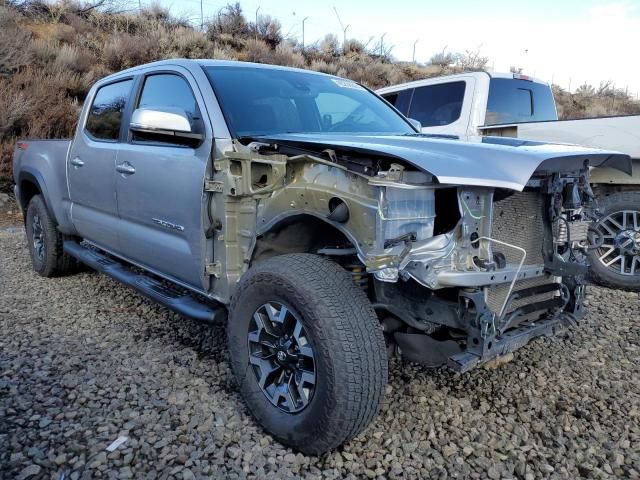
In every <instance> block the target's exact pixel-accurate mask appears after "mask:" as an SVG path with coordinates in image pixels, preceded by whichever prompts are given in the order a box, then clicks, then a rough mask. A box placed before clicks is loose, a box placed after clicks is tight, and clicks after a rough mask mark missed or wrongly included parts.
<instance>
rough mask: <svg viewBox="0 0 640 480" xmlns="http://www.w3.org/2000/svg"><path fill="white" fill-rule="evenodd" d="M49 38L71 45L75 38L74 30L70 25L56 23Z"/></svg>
mask: <svg viewBox="0 0 640 480" xmlns="http://www.w3.org/2000/svg"><path fill="white" fill-rule="evenodd" d="M51 39H52V40H54V41H58V42H60V43H66V44H68V45H71V44H73V43H74V41H75V39H76V31H75V29H74V28H73V27H72V26H70V25H65V24H64V23H58V24H55V29H54V30H53V32H52V35H51Z"/></svg>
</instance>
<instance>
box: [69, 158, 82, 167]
mask: <svg viewBox="0 0 640 480" xmlns="http://www.w3.org/2000/svg"><path fill="white" fill-rule="evenodd" d="M70 163H71V165H73V166H74V167H82V166H83V165H84V162H83V161H82V160H80V159H79V158H78V157H75V158H73V159H72V160H71V162H70Z"/></svg>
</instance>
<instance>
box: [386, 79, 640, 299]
mask: <svg viewBox="0 0 640 480" xmlns="http://www.w3.org/2000/svg"><path fill="white" fill-rule="evenodd" d="M377 93H378V94H380V95H381V96H382V97H384V98H385V99H386V100H388V101H389V102H390V103H391V104H393V105H394V106H395V107H396V108H397V109H398V110H400V111H401V112H402V113H403V114H405V115H407V116H408V117H410V118H413V119H415V120H418V121H419V122H420V123H421V125H422V132H424V133H428V134H438V135H452V136H455V137H457V138H460V139H464V140H469V141H482V137H484V136H487V135H490V136H503V137H517V138H522V139H526V140H539V141H546V142H553V143H569V144H576V145H583V146H586V147H593V148H604V149H609V150H617V151H620V152H623V153H626V154H628V155H630V156H631V157H632V158H633V173H632V175H628V174H627V173H624V172H620V171H619V170H614V169H610V168H605V169H595V170H594V171H592V172H591V184H592V186H593V190H594V192H595V194H596V196H597V197H598V200H599V209H600V211H601V213H602V219H601V220H600V222H599V223H598V226H597V228H596V231H597V232H598V233H597V239H596V240H595V243H596V244H597V245H600V247H599V248H594V249H593V250H591V251H590V252H589V256H590V259H591V273H592V276H593V277H594V279H596V280H597V281H598V282H599V283H602V284H604V285H607V286H612V287H618V288H626V289H632V290H640V115H628V116H615V117H603V118H587V119H579V120H558V115H557V112H556V106H555V101H554V98H553V93H552V91H551V87H550V86H549V85H548V84H547V83H545V82H543V81H541V80H538V79H534V78H531V77H527V76H524V75H519V74H511V73H509V74H500V73H487V72H473V73H463V74H458V75H449V76H443V77H437V78H430V79H428V80H419V81H415V82H411V83H406V84H402V85H395V86H392V87H387V88H383V89H380V90H378V91H377Z"/></svg>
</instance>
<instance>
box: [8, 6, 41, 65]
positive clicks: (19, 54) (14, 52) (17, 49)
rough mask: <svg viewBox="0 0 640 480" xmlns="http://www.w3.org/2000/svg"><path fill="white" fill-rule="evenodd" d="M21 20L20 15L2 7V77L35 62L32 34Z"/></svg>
mask: <svg viewBox="0 0 640 480" xmlns="http://www.w3.org/2000/svg"><path fill="white" fill-rule="evenodd" d="M20 19H21V16H20V15H19V14H18V13H16V12H14V11H12V10H9V9H7V8H4V7H0V75H2V74H5V75H6V74H10V73H12V72H15V71H17V70H18V69H20V68H21V67H24V66H26V65H29V64H30V63H31V61H32V60H33V53H32V51H31V49H30V43H31V33H30V32H29V31H28V30H26V29H23V28H22V27H21V26H20V24H19V21H20Z"/></svg>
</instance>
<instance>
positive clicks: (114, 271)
mask: <svg viewBox="0 0 640 480" xmlns="http://www.w3.org/2000/svg"><path fill="white" fill-rule="evenodd" d="M63 248H64V251H65V252H66V253H68V254H69V255H71V256H72V257H74V258H76V259H77V260H79V261H80V262H82V263H84V264H85V265H87V266H89V267H91V268H93V269H94V270H97V271H99V272H102V273H106V274H107V275H109V276H110V277H112V278H114V279H116V280H118V281H119V282H121V283H124V284H125V285H128V286H130V287H132V288H134V289H135V290H137V291H138V292H140V293H142V294H143V295H145V296H146V297H149V298H150V299H151V300H154V301H156V302H158V303H160V304H162V305H164V306H165V307H167V308H169V309H171V310H173V311H174V312H177V313H179V314H181V315H184V316H185V317H189V318H192V319H194V320H199V321H202V322H207V323H218V324H221V323H224V322H225V321H226V316H227V311H226V308H225V307H224V306H223V305H222V304H219V305H215V304H214V303H209V302H205V301H200V300H198V299H196V298H195V297H194V296H192V295H191V294H190V293H188V292H187V291H185V290H183V289H181V288H179V287H172V286H171V285H167V283H166V282H162V281H160V280H157V279H155V278H154V277H151V276H148V275H144V274H141V273H138V272H136V271H134V270H132V269H131V268H130V267H129V266H128V265H127V264H126V263H124V262H120V261H118V260H117V259H115V258H113V257H110V256H108V255H105V254H103V253H101V252H99V251H97V250H93V249H91V248H86V247H84V246H82V245H80V244H79V243H78V242H75V241H72V240H67V241H65V242H64V244H63Z"/></svg>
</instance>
